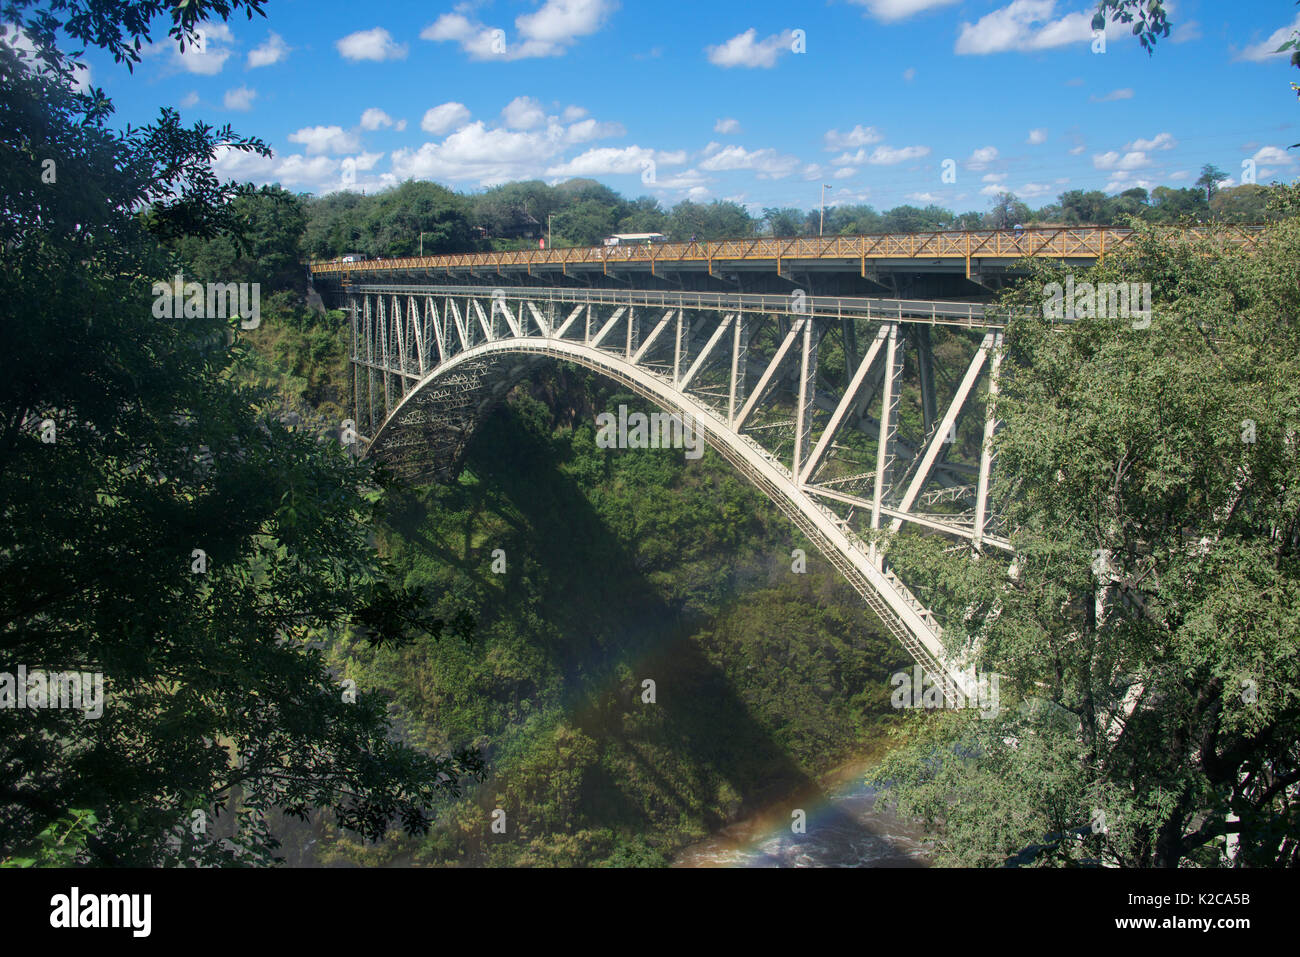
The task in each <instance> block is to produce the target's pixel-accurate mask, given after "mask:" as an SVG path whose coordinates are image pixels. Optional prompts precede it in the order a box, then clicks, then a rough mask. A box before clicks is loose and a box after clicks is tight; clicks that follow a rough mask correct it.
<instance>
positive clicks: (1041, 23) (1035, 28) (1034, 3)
mask: <svg viewBox="0 0 1300 957" xmlns="http://www.w3.org/2000/svg"><path fill="white" fill-rule="evenodd" d="M1055 16H1056V0H1013V2H1012V3H1010V4H1008V5H1007V6H1005V7H1002V8H1001V9H999V10H994V11H993V12H992V13H989V14H986V15H985V16H983V17H981V18H980V19H979V21H978V22H977V23H963V24H962V25H961V32H960V33H959V34H958V36H957V45H956V47H955V48H954V50H955V52H957V53H959V54H969V55H977V56H978V55H984V54H989V53H1006V52H1008V51H1012V50H1015V51H1020V52H1022V53H1024V52H1032V51H1035V50H1048V49H1051V48H1053V47H1060V46H1066V45H1067V44H1070V43H1079V44H1085V43H1091V42H1092V13H1091V12H1089V13H1067V14H1065V15H1064V16H1062V17H1060V18H1059V19H1054V17H1055ZM1127 32H1128V31H1127V29H1121V28H1119V27H1118V26H1117V25H1116V24H1113V23H1108V24H1107V26H1106V37H1107V39H1108V40H1110V39H1116V40H1118V39H1119V38H1120V37H1122V36H1124V35H1125V34H1126V33H1127Z"/></svg>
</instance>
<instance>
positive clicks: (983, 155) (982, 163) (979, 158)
mask: <svg viewBox="0 0 1300 957" xmlns="http://www.w3.org/2000/svg"><path fill="white" fill-rule="evenodd" d="M997 158H998V148H997V147H996V146H981V147H980V148H979V149H977V150H975V151H974V152H973V153H971V154H970V159H968V160H967V161H966V168H967V169H973V170H982V169H987V168H988V165H989V163H992V162H993V161H994V160H995V159H997Z"/></svg>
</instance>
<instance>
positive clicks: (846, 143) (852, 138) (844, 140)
mask: <svg viewBox="0 0 1300 957" xmlns="http://www.w3.org/2000/svg"><path fill="white" fill-rule="evenodd" d="M884 138H885V137H884V134H882V133H881V132H880V130H878V129H876V128H875V127H874V126H855V127H853V129H851V130H849V131H848V132H847V133H841V132H840V131H839V130H827V131H826V136H825V137H824V141H825V143H826V149H827V150H831V151H833V150H851V149H857V148H858V147H860V146H870V145H871V144H872V143H879V142H880V141H881V140H883V139H884Z"/></svg>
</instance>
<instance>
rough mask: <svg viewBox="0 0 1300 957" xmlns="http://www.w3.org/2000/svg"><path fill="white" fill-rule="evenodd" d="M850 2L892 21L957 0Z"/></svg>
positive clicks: (852, 0)
mask: <svg viewBox="0 0 1300 957" xmlns="http://www.w3.org/2000/svg"><path fill="white" fill-rule="evenodd" d="M850 2H852V3H856V4H857V5H858V6H860V7H866V8H867V12H868V13H870V14H871V15H872V16H873V17H875V18H876V19H877V20H884V21H885V22H886V23H892V22H893V21H895V20H903V19H906V18H907V17H910V16H913V15H915V14H917V13H923V12H924V11H926V10H932V9H934V8H935V7H946V6H949V5H951V4H954V3H956V2H957V0H850Z"/></svg>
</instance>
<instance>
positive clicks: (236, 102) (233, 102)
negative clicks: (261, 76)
mask: <svg viewBox="0 0 1300 957" xmlns="http://www.w3.org/2000/svg"><path fill="white" fill-rule="evenodd" d="M255 99H257V91H256V90H250V89H249V88H248V87H246V86H239V87H235V88H234V89H233V90H227V91H226V95H225V97H224V99H223V100H222V103H223V105H224V106H225V107H226V109H228V110H251V109H252V108H253V100H255Z"/></svg>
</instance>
